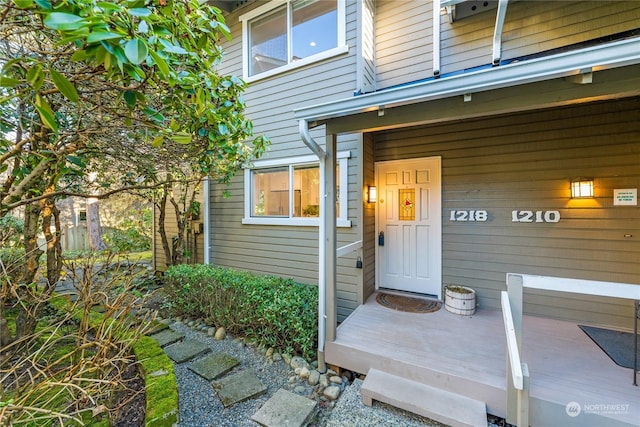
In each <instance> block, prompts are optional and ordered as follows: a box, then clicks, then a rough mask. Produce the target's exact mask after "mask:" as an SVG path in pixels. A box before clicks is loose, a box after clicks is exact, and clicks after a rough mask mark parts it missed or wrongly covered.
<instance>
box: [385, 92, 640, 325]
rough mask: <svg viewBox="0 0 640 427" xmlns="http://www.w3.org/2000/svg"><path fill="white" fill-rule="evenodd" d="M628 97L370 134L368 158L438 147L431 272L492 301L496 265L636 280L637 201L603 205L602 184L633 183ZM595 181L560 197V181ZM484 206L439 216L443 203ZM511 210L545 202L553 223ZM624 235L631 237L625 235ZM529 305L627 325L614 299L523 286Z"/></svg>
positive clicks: (639, 258)
mask: <svg viewBox="0 0 640 427" xmlns="http://www.w3.org/2000/svg"><path fill="white" fill-rule="evenodd" d="M639 119H640V100H639V99H631V100H624V101H613V102H607V103H594V104H590V105H582V106H577V107H565V108H560V109H554V110H547V111H540V112H531V113H518V114H514V115H509V116H501V117H496V118H483V119H478V120H468V121H463V122H458V123H450V124H447V123H445V124H438V125H433V126H429V127H424V128H408V129H404V130H397V131H393V132H389V133H386V134H379V135H376V137H375V138H376V145H375V156H376V160H377V161H381V160H391V159H398V158H410V157H423V156H442V174H443V280H444V283H460V284H464V285H468V286H471V287H473V288H475V289H477V290H478V294H479V302H480V304H481V305H483V306H488V307H498V306H499V292H500V291H501V290H504V289H505V274H506V273H507V272H517V273H525V274H536V275H548V276H558V277H572V278H582V279H591V280H602V281H614V282H627V283H640V208H639V207H637V206H633V207H627V206H613V189H614V188H638V187H640V167H639V165H640V120H639ZM579 176H586V177H593V178H594V179H595V198H594V199H591V200H572V199H571V198H570V191H569V181H570V179H571V178H575V177H579ZM478 209H484V210H487V211H488V212H489V219H488V221H487V222H466V223H465V222H453V221H450V220H449V218H450V211H451V210H478ZM512 210H533V211H536V210H541V211H549V210H557V211H559V212H560V215H561V219H560V221H559V222H558V223H514V222H512V220H511V219H512V218H511V215H512V214H511V212H512ZM625 235H631V236H632V237H625ZM525 310H526V311H527V312H529V313H532V314H539V315H547V316H552V317H559V318H567V319H573V320H576V319H577V320H582V321H591V322H596V323H606V324H618V325H623V326H627V327H628V326H629V325H630V323H629V317H630V316H632V304H631V303H629V302H627V301H624V300H616V299H600V298H593V297H584V298H583V297H577V296H575V295H571V294H550V293H544V292H534V293H531V294H529V295H527V297H526V298H525Z"/></svg>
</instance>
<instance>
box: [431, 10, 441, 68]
mask: <svg viewBox="0 0 640 427" xmlns="http://www.w3.org/2000/svg"><path fill="white" fill-rule="evenodd" d="M432 7H433V77H439V76H440V0H434V2H433V6H432Z"/></svg>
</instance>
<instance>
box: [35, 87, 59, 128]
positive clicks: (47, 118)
mask: <svg viewBox="0 0 640 427" xmlns="http://www.w3.org/2000/svg"><path fill="white" fill-rule="evenodd" d="M35 107H36V110H38V114H39V115H40V120H42V123H43V124H44V125H45V126H46V127H48V128H49V129H51V130H53V131H54V132H57V131H58V122H57V121H56V118H55V114H53V110H52V109H51V106H50V105H49V103H48V102H47V100H46V99H44V98H43V97H42V96H41V95H40V94H37V95H36V102H35Z"/></svg>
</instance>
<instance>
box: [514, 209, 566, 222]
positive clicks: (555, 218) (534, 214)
mask: <svg viewBox="0 0 640 427" xmlns="http://www.w3.org/2000/svg"><path fill="white" fill-rule="evenodd" d="M511 222H560V212H558V211H511Z"/></svg>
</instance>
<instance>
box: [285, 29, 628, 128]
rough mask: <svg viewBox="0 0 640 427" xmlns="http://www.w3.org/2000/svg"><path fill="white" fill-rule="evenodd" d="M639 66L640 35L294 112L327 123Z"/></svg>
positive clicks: (302, 116) (298, 115)
mask: <svg viewBox="0 0 640 427" xmlns="http://www.w3.org/2000/svg"><path fill="white" fill-rule="evenodd" d="M638 63H640V37H635V38H632V39H627V40H620V41H617V42H613V43H605V44H601V45H598V46H592V47H588V48H585V49H577V50H573V51H570V52H563V53H559V54H556V55H549V56H545V57H540V58H535V59H530V60H526V61H522V62H513V63H510V64H506V65H501V66H499V67H494V68H489V69H482V70H479V71H474V72H470V73H465V74H458V75H455V76H451V77H443V76H442V75H441V76H440V78H439V79H434V80H429V81H425V82H419V83H415V84H411V85H406V86H401V87H395V88H392V89H387V90H382V91H379V92H373V93H369V94H365V95H360V96H356V97H349V98H344V99H341V100H337V101H332V102H326V103H323V104H316V105H311V106H308V107H303V108H298V109H296V110H294V117H295V118H296V119H298V120H300V119H304V120H305V121H307V122H313V121H322V120H327V119H332V118H337V117H344V116H349V115H354V114H359V113H366V112H370V111H376V110H378V109H379V107H380V106H381V105H384V106H385V108H392V107H396V106H401V105H409V104H416V103H419V102H426V101H433V100H437V99H443V98H449V97H454V96H462V95H465V94H468V93H474V92H485V91H490V90H494V89H501V88H507V87H513V86H519V85H524V84H527V83H535V82H540V81H545V80H552V79H557V78H561V77H569V76H575V75H578V74H581V73H583V72H584V70H589V71H591V70H592V71H600V70H605V69H611V68H618V67H624V66H627V65H634V64H638Z"/></svg>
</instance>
